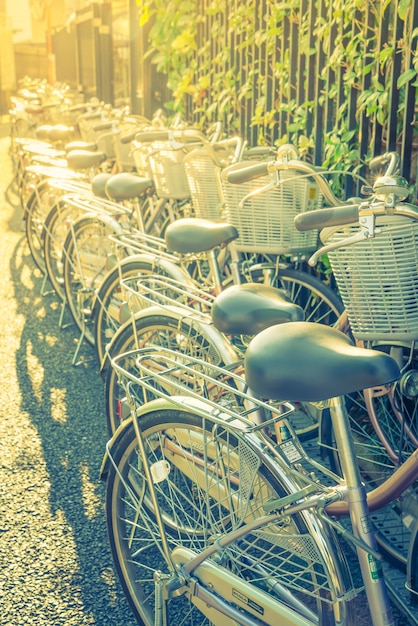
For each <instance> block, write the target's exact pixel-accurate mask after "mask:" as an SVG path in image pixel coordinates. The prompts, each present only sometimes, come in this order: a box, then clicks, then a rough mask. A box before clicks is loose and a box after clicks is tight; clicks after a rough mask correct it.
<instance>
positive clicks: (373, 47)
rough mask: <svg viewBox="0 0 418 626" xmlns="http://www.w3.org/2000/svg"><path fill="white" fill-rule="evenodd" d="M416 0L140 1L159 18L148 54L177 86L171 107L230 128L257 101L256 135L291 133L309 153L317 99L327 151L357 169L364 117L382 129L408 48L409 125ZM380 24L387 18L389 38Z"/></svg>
mask: <svg viewBox="0 0 418 626" xmlns="http://www.w3.org/2000/svg"><path fill="white" fill-rule="evenodd" d="M413 2H414V0H398V1H397V2H395V3H394V2H392V1H391V0H377V1H376V2H368V3H367V2H364V0H286V2H275V1H274V0H245V1H240V0H232V1H231V2H225V1H224V0H137V3H138V6H139V14H140V24H142V25H143V24H145V23H147V22H149V23H150V24H151V28H150V34H149V49H148V52H147V55H148V56H149V58H151V59H152V62H153V63H155V64H156V66H157V68H158V69H159V70H160V71H161V72H163V73H164V74H166V76H167V82H168V86H169V88H170V90H171V93H172V94H173V98H172V100H171V101H170V102H168V103H166V106H167V108H169V109H171V110H173V111H176V112H183V113H185V112H186V113H189V117H190V116H192V117H193V120H194V121H198V122H199V123H200V124H201V125H202V126H203V125H205V124H209V123H211V122H213V121H214V120H219V119H221V120H223V121H224V123H225V126H226V128H227V131H228V132H234V131H239V130H240V129H242V119H243V117H244V118H245V115H246V113H247V112H248V111H250V119H248V120H247V122H248V125H249V126H251V127H252V129H253V130H255V133H253V135H252V136H253V137H256V141H257V142H258V143H272V142H274V143H275V144H277V145H278V144H280V143H284V142H288V141H291V142H293V143H294V144H296V145H298V146H299V149H300V151H301V153H302V154H303V155H307V156H310V157H311V158H313V156H312V155H313V151H314V149H315V146H316V142H317V137H318V128H317V124H318V116H319V113H318V111H319V110H320V111H321V115H322V118H321V119H322V123H323V124H324V125H325V128H324V132H323V133H322V142H323V145H322V147H321V156H322V160H323V162H324V163H325V165H326V166H328V167H330V168H332V167H335V166H338V168H349V169H350V170H355V169H356V168H359V167H360V166H361V162H362V160H363V159H365V158H366V157H369V156H371V155H370V154H367V153H362V154H361V153H360V148H359V137H358V132H359V125H360V120H361V118H362V116H366V118H367V119H368V120H370V125H371V132H376V128H379V127H381V128H382V129H383V132H385V128H386V125H387V121H388V116H389V113H390V98H389V96H390V90H391V77H392V71H393V67H394V63H395V62H397V61H398V60H399V57H400V58H401V63H402V67H401V71H400V73H399V77H398V80H397V85H396V88H397V89H398V90H399V100H398V105H397V106H398V110H397V112H396V113H397V116H398V133H401V132H402V111H403V106H404V97H403V94H404V92H405V89H406V88H407V87H409V86H411V85H412V86H413V87H415V88H417V86H418V56H417V53H416V49H415V48H416V46H413V42H416V40H417V38H418V29H415V30H414V29H413V28H412V26H411V15H412V14H413ZM396 11H397V12H396ZM397 20H401V23H402V25H403V30H402V33H401V35H400V36H399V34H398V32H397V31H396V29H395V23H396V22H397ZM382 24H387V28H388V35H387V38H386V41H384V43H383V45H382V43H381V41H380V40H379V37H380V36H381V34H382V32H383V31H382V29H383V26H382ZM295 55H297V56H295ZM295 59H296V61H295ZM295 63H296V64H297V66H295ZM314 83H315V90H314V89H313V85H314ZM353 110H354V114H353ZM247 122H246V123H247ZM370 144H371V142H369V145H370Z"/></svg>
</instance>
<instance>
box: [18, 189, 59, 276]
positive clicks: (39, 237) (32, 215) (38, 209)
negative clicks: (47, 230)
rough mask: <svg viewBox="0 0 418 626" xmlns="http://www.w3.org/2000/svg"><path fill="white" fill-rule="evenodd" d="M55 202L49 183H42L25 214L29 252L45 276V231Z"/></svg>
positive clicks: (30, 197) (29, 201)
mask: <svg viewBox="0 0 418 626" xmlns="http://www.w3.org/2000/svg"><path fill="white" fill-rule="evenodd" d="M53 202H54V199H53V194H52V193H51V191H50V189H49V186H48V182H47V181H42V182H41V183H39V184H38V185H37V186H36V188H35V189H34V191H32V193H31V194H30V196H29V198H28V201H27V204H26V209H25V213H24V219H25V233H26V239H27V242H28V246H29V250H30V253H31V255H32V258H33V260H34V262H35V265H36V266H37V267H38V268H39V269H40V270H41V272H42V273H43V274H45V273H46V267H45V256H44V249H43V229H44V223H45V220H46V218H47V216H48V213H49V211H50V210H51V208H52V206H53Z"/></svg>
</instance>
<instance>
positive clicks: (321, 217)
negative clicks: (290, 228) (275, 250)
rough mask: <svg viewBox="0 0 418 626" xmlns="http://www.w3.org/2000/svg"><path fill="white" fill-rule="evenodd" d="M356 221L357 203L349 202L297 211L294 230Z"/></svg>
mask: <svg viewBox="0 0 418 626" xmlns="http://www.w3.org/2000/svg"><path fill="white" fill-rule="evenodd" d="M357 221H358V205H357V204H349V205H346V206H340V207H330V208H327V209H317V210H315V211H307V212H306V213H299V215H297V216H296V217H295V221H294V223H295V227H296V230H298V231H300V232H302V231H305V230H315V229H317V228H325V227H326V226H342V225H343V224H355V222H357Z"/></svg>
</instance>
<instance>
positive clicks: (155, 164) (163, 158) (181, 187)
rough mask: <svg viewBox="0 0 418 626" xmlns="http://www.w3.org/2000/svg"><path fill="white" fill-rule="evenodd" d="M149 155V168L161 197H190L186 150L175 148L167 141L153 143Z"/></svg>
mask: <svg viewBox="0 0 418 626" xmlns="http://www.w3.org/2000/svg"><path fill="white" fill-rule="evenodd" d="M152 148H153V151H152V153H151V154H150V155H149V157H148V164H149V169H150V172H151V175H152V179H153V181H154V185H155V189H156V192H157V194H158V196H159V197H160V198H169V199H171V200H185V199H187V198H190V189H189V185H188V182H187V178H186V172H185V170H184V163H183V158H184V151H183V150H174V149H173V148H171V147H170V146H169V144H168V142H167V143H163V142H161V143H160V145H157V144H152Z"/></svg>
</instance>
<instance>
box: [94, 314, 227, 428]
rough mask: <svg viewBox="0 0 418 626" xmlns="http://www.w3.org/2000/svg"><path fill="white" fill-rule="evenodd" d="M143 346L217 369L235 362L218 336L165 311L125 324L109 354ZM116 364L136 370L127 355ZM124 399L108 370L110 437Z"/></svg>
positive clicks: (107, 406) (107, 420)
mask: <svg viewBox="0 0 418 626" xmlns="http://www.w3.org/2000/svg"><path fill="white" fill-rule="evenodd" d="M145 347H146V348H150V347H158V348H168V349H169V350H173V351H175V352H180V353H181V354H184V355H189V356H192V357H195V358H197V359H201V360H202V361H204V362H205V363H211V364H213V365H218V366H222V365H226V364H227V362H226V361H227V360H228V362H229V363H231V362H234V361H235V354H234V353H233V352H232V349H231V347H230V346H229V344H227V343H226V341H225V340H224V339H223V337H222V335H220V334H218V333H216V332H213V333H211V331H208V332H206V331H205V328H204V327H203V326H202V325H201V324H200V323H199V322H195V321H193V319H191V318H190V317H181V316H179V315H176V314H175V313H172V312H170V311H169V310H167V311H164V310H162V311H161V313H156V312H153V313H151V314H149V315H147V314H145V315H143V316H138V317H137V318H136V319H134V320H133V322H131V321H128V322H126V323H125V324H124V325H123V326H121V327H120V329H119V330H118V332H117V333H116V335H115V338H114V340H113V342H112V344H111V346H110V354H111V356H112V357H113V356H116V355H121V354H124V353H126V352H129V351H131V350H135V349H140V348H145ZM119 362H120V364H121V366H123V367H124V368H125V369H127V370H129V371H133V372H134V371H135V370H136V368H137V366H136V362H135V358H133V357H131V356H130V355H129V354H128V355H127V356H126V357H125V358H124V360H123V361H121V360H119ZM124 397H125V392H124V389H123V387H122V386H121V385H120V382H119V378H118V375H117V373H116V371H115V370H114V369H113V368H111V367H109V368H108V369H107V371H106V378H105V409H106V422H107V428H108V432H109V435H110V436H112V434H113V433H114V432H115V430H116V429H117V428H118V426H119V424H120V422H121V419H123V415H122V414H121V402H122V400H123V399H124ZM150 399H152V397H151V396H150V395H149V394H148V395H147V397H146V398H142V399H141V401H149V400H150Z"/></svg>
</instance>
